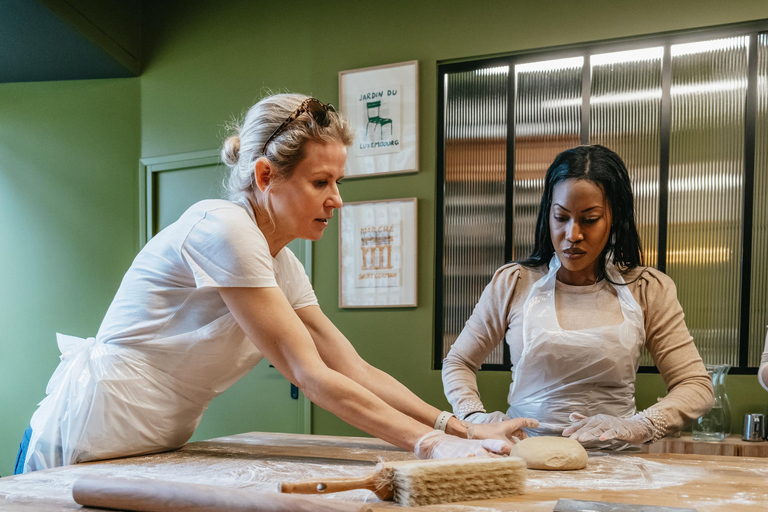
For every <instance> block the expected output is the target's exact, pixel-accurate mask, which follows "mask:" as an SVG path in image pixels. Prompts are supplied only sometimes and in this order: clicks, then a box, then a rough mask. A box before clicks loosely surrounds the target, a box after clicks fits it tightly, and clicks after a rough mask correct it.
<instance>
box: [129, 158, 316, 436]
mask: <svg viewBox="0 0 768 512" xmlns="http://www.w3.org/2000/svg"><path fill="white" fill-rule="evenodd" d="M220 162H221V157H220V153H219V150H217V149H208V150H203V151H195V152H191V153H179V154H175V155H165V156H158V157H152V158H142V159H141V160H139V247H140V248H141V247H144V245H145V244H146V243H147V242H148V241H149V239H150V238H152V226H153V225H154V222H155V215H156V213H157V212H156V208H155V204H154V203H155V201H154V197H155V183H156V181H157V176H158V174H159V173H161V172H168V171H180V170H185V169H194V168H195V167H204V166H208V165H217V164H219V163H220ZM299 242H300V249H299V251H300V254H296V256H297V257H298V258H299V260H301V261H303V262H304V270H305V271H306V273H307V276H308V277H309V281H310V282H312V242H311V241H309V240H300V241H299ZM299 405H300V407H299V425H298V430H299V431H300V432H302V433H304V434H311V433H312V402H310V401H309V400H307V397H305V396H304V393H303V392H302V391H301V390H299Z"/></svg>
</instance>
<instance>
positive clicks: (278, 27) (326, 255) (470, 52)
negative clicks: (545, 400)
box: [141, 0, 768, 434]
mask: <svg viewBox="0 0 768 512" xmlns="http://www.w3.org/2000/svg"><path fill="white" fill-rule="evenodd" d="M576 5H579V7H575V6H576ZM146 7H147V9H146V11H145V12H144V16H145V17H144V22H145V25H144V30H145V32H144V35H145V43H146V44H145V48H144V51H145V54H146V56H147V65H146V68H145V71H144V74H143V75H142V77H141V84H142V98H141V99H142V102H141V104H142V156H144V157H151V156H159V155H164V154H170V153H180V152H186V151H196V150H200V149H208V148H215V147H216V146H217V145H218V144H219V141H220V140H221V138H222V137H223V135H224V133H225V132H224V130H223V128H222V126H223V123H224V121H226V120H228V119H230V118H231V116H232V115H237V114H239V113H240V112H241V111H242V110H243V109H245V108H247V107H249V106H250V105H251V104H252V103H253V102H255V101H256V100H257V99H258V98H259V97H260V95H261V94H262V93H263V92H264V90H265V89H271V90H272V91H285V90H288V91H299V92H305V93H309V94H313V95H315V96H317V97H318V98H320V99H321V100H324V101H331V102H334V103H335V102H336V101H337V100H338V72H339V71H342V70H347V69H355V68H359V67H366V66H374V65H379V64H389V63H393V62H401V61H406V60H414V59H417V60H418V61H419V66H420V68H419V87H420V93H419V119H420V132H419V137H420V148H419V149H420V162H419V166H420V169H421V172H419V173H418V174H416V175H404V176H390V177H379V178H367V179H355V180H347V181H345V183H344V184H343V185H342V194H343V197H344V199H345V200H347V201H361V200H370V199H387V198H398V197H411V196H416V197H418V199H419V226H418V232H419V247H418V251H419V283H418V286H419V297H418V301H419V306H418V307H417V308H415V309H388V310H387V309H376V310H340V309H339V308H338V307H337V303H338V298H337V293H338V284H337V283H338V268H337V265H338V263H337V261H338V260H337V255H338V249H337V243H338V242H337V240H338V226H337V225H336V223H335V222H333V223H332V224H331V225H330V226H329V228H328V229H327V230H326V234H325V236H324V237H323V239H322V240H320V241H319V242H318V243H316V244H315V252H314V258H315V261H314V282H315V289H316V291H317V295H318V298H319V300H320V305H321V307H322V308H323V310H324V311H325V312H326V314H327V315H328V316H329V317H330V318H331V320H332V321H333V322H334V323H335V324H336V325H337V326H338V327H339V328H340V329H341V331H342V332H344V333H345V334H346V335H347V337H348V338H349V339H350V340H351V341H352V343H353V344H354V345H355V347H356V348H357V350H358V351H359V352H360V353H361V355H362V356H363V357H364V358H366V359H367V360H368V361H370V362H372V363H373V364H374V365H376V366H378V367H380V368H382V369H384V370H385V371H388V372H389V373H391V374H392V375H394V376H395V377H396V378H398V379H400V380H401V381H403V382H404V383H405V384H406V385H407V386H409V387H410V388H411V389H413V390H414V391H415V392H416V393H417V394H418V395H420V396H421V397H423V398H424V399H426V400H427V401H429V402H431V403H433V404H435V405H437V406H439V407H447V403H446V402H445V399H444V397H443V395H442V385H441V382H440V374H439V372H438V371H435V370H431V367H432V350H433V349H432V343H433V342H432V339H433V308H434V296H433V295H434V233H435V212H434V211H435V187H436V183H435V151H436V149H435V137H436V135H435V134H436V115H437V110H436V103H437V93H436V90H437V62H438V61H441V60H448V59H458V58H465V57H474V56H481V55H491V54H497V53H504V52H512V51H518V50H522V49H528V48H540V47H546V46H554V45H561V44H570V43H576V42H580V41H594V40H604V39H612V38H618V37H624V36H631V35H641V34H651V33H657V32H663V31H669V30H680V29H686V28H692V27H699V26H706V25H713V24H723V23H733V22H740V21H746V20H751V19H762V18H768V4H767V3H766V2H764V0H752V1H736V2H728V3H727V5H726V4H724V3H723V2H721V1H719V0H686V1H676V2H669V1H666V0H664V1H660V0H650V1H646V2H622V1H615V0H611V1H593V2H580V3H578V4H576V3H574V2H571V1H565V0H559V1H550V2H532V1H528V2H519V1H518V2H511V1H502V0H497V1H487V2H466V1H443V2H439V3H438V2H426V1H415V2H414V1H400V0H395V1H390V2H387V3H386V4H368V3H359V2H310V1H291V2H285V3H281V4H279V5H276V4H274V3H271V2H247V1H242V2H227V3H217V4H215V3H214V2H188V1H184V2H176V3H173V2H163V4H162V5H161V6H160V5H154V4H153V5H147V6H146ZM729 379H730V382H734V383H736V382H738V389H739V390H740V391H743V393H744V394H745V396H749V397H752V398H751V400H752V401H753V403H755V402H757V403H762V405H761V408H757V409H753V410H762V409H765V408H766V404H768V393H765V392H764V391H763V390H762V389H761V388H760V387H759V386H758V384H757V381H756V379H755V377H754V376H731V377H729ZM508 383H509V375H508V374H505V373H483V374H481V377H480V386H481V392H482V393H483V397H484V398H485V399H486V402H487V403H488V404H489V405H491V406H493V407H495V408H502V407H504V404H505V399H506V393H507V386H508ZM637 387H638V403H639V404H640V406H647V405H650V404H651V403H653V402H655V400H656V397H657V396H663V394H664V391H665V390H664V387H663V383H661V379H660V378H659V376H658V375H640V376H639V377H638V385H637ZM760 401H761V402H760ZM734 402H736V400H734ZM738 402H739V403H743V401H742V400H741V399H739V400H738ZM737 412H738V413H737ZM314 414H315V416H314V425H313V426H314V432H316V433H320V434H342V433H344V434H348V433H356V432H358V431H356V430H355V429H353V428H352V427H350V426H348V425H346V424H345V423H344V422H342V421H341V420H339V419H337V418H335V417H334V416H332V415H330V414H328V413H326V412H325V411H322V410H320V409H319V408H315V411H314ZM741 416H743V414H742V413H741V412H740V411H736V412H735V414H734V417H736V418H740V417H741ZM739 422H740V419H739Z"/></svg>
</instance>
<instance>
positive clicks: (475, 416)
mask: <svg viewBox="0 0 768 512" xmlns="http://www.w3.org/2000/svg"><path fill="white" fill-rule="evenodd" d="M511 419H512V418H510V417H509V416H507V415H506V414H504V413H503V412H499V411H496V412H473V413H472V414H470V415H469V416H467V417H466V418H464V421H468V422H470V423H496V422H498V421H509V420H511Z"/></svg>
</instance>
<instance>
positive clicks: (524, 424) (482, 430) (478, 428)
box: [461, 418, 539, 443]
mask: <svg viewBox="0 0 768 512" xmlns="http://www.w3.org/2000/svg"><path fill="white" fill-rule="evenodd" d="M461 424H462V425H464V426H465V427H467V437H468V438H469V439H501V440H503V441H510V442H512V443H517V442H519V441H520V440H522V439H525V438H526V437H528V434H526V433H525V431H523V429H524V428H536V427H538V426H539V422H538V421H536V420H534V419H533V418H515V419H513V420H507V421H497V422H494V423H479V424H475V423H469V422H467V421H466V420H465V421H462V422H461Z"/></svg>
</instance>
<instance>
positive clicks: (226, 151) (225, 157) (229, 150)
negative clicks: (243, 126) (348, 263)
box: [221, 134, 240, 167]
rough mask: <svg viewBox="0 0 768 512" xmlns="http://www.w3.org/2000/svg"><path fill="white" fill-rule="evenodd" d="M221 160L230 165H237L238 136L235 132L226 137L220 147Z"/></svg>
mask: <svg viewBox="0 0 768 512" xmlns="http://www.w3.org/2000/svg"><path fill="white" fill-rule="evenodd" d="M221 160H222V161H223V162H224V163H225V164H227V165H228V166H230V167H234V166H236V165H237V163H238V161H239V160H240V136H239V135H237V134H235V135H232V136H231V137H227V140H225V141H224V147H223V148H221Z"/></svg>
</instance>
